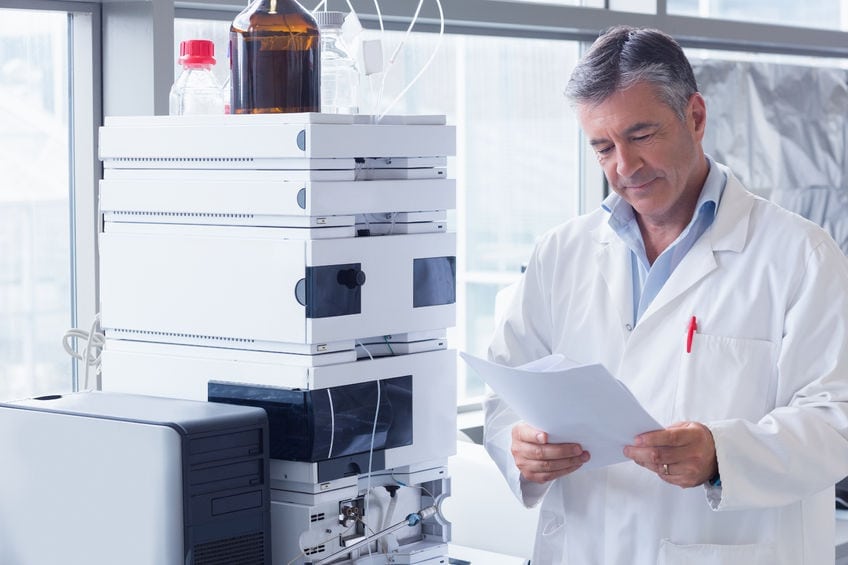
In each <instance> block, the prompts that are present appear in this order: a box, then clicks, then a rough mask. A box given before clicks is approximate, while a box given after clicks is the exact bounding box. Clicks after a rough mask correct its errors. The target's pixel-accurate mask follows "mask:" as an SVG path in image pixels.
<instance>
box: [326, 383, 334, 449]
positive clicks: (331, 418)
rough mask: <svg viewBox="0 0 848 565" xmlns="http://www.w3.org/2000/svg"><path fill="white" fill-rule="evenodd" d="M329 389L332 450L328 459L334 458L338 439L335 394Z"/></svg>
mask: <svg viewBox="0 0 848 565" xmlns="http://www.w3.org/2000/svg"><path fill="white" fill-rule="evenodd" d="M330 390H331V389H329V388H328V389H327V398H329V399H330V449H329V450H328V451H327V459H332V458H333V441H334V440H335V439H336V410H335V409H334V408H333V393H332V392H330Z"/></svg>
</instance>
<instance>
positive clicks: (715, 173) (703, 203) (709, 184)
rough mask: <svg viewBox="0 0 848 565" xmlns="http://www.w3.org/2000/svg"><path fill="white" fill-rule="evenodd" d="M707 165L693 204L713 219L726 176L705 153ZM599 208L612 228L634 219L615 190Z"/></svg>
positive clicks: (697, 211)
mask: <svg viewBox="0 0 848 565" xmlns="http://www.w3.org/2000/svg"><path fill="white" fill-rule="evenodd" d="M706 158H707V166H708V167H709V173H707V179H706V180H705V181H704V186H703V187H702V188H701V194H700V195H699V196H698V202H697V203H696V204H695V210H696V213H695V215H694V216H693V219H694V217H695V216H698V215H699V214H709V215H710V216H711V219H715V214H716V210H718V204H719V202H720V201H721V194H722V192H724V185H725V184H727V176H726V175H725V174H724V172H722V171H721V170H720V169H719V168H718V167H717V166H716V164H715V161H714V160H713V158H712V157H710V156H709V155H706ZM601 208H603V209H604V210H606V211H607V212H609V214H610V218H609V224H610V227H612V228H613V229H614V230H616V231H618V228H622V227H624V226H625V225H627V224H630V223H631V222H632V221H634V220H635V216H634V215H633V207H632V206H630V204H628V203H627V201H626V200H624V199H623V198H622V197H621V196H619V195H618V193H616V192H612V193H610V195H609V196H607V197H606V198H605V199H604V201H603V202H602V203H601Z"/></svg>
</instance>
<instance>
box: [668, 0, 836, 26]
mask: <svg viewBox="0 0 848 565" xmlns="http://www.w3.org/2000/svg"><path fill="white" fill-rule="evenodd" d="M668 13H669V14H675V15H681V16H699V17H703V18H719V19H726V20H737V21H748V22H757V23H768V24H779V25H790V26H799V27H811V28H821V29H832V30H848V2H846V0H819V1H817V2H797V1H795V0H777V1H776V0H668Z"/></svg>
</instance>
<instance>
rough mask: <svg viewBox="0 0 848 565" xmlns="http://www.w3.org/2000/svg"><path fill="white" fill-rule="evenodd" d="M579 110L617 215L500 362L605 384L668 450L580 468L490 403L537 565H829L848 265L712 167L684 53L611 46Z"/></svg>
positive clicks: (597, 59) (505, 344)
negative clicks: (530, 516)
mask: <svg viewBox="0 0 848 565" xmlns="http://www.w3.org/2000/svg"><path fill="white" fill-rule="evenodd" d="M566 93H567V95H568V97H569V98H570V100H571V101H572V102H573V104H574V106H575V109H576V112H577V115H578V118H579V121H580V124H581V126H582V128H583V130H584V132H585V134H586V137H587V139H588V140H589V144H590V145H591V147H592V149H593V150H594V152H595V154H596V155H597V158H598V162H599V163H600V165H601V167H602V168H603V170H604V173H605V175H606V177H607V180H608V181H609V185H610V187H611V188H612V191H613V194H611V195H610V197H609V198H607V199H606V200H605V201H604V203H603V206H602V207H601V209H599V210H597V211H595V212H592V213H590V214H587V215H585V216H582V217H579V218H577V219H575V220H572V221H570V222H567V223H566V224H564V225H562V226H560V227H558V228H556V229H554V230H552V231H550V232H549V233H547V234H546V235H545V236H544V237H543V238H542V239H541V240H540V242H539V243H538V245H537V247H536V249H535V250H534V252H533V255H532V257H531V259H530V262H529V265H528V268H527V270H526V272H525V274H524V276H523V277H522V281H521V283H520V284H519V286H518V289H517V291H516V295H515V298H514V300H513V301H512V303H511V305H510V306H509V308H508V310H507V312H506V313H505V315H504V317H503V321H502V323H501V324H500V326H499V328H498V329H497V331H496V332H495V336H494V339H493V342H492V344H491V347H490V351H489V356H490V358H491V359H492V360H494V361H497V362H500V363H502V364H505V365H510V366H516V365H520V364H523V363H526V362H529V361H532V360H534V359H538V358H541V357H544V356H546V355H549V354H551V353H560V354H562V355H564V356H565V357H567V358H569V359H571V360H573V361H576V362H579V363H602V364H603V365H604V366H606V367H607V368H608V369H609V370H610V371H611V372H612V373H613V374H614V375H615V376H616V377H618V378H619V379H620V380H621V381H622V382H624V383H625V384H626V385H627V386H628V387H629V388H630V390H631V391H632V392H633V393H634V395H635V396H636V398H637V399H638V400H639V401H640V402H641V403H642V404H643V405H644V406H645V408H646V409H647V410H648V411H649V412H650V413H651V414H652V415H653V416H654V418H655V419H657V421H658V422H660V423H661V424H662V425H663V426H665V429H663V430H657V431H653V432H649V433H645V434H642V435H640V436H639V437H636V438H634V439H633V442H632V445H629V446H626V447H625V448H624V455H625V456H626V457H627V458H629V459H630V460H632V461H627V462H624V463H619V464H617V465H611V466H608V467H605V468H601V469H581V466H582V465H583V464H584V463H585V462H586V461H588V460H589V459H590V458H591V453H588V452H586V451H584V450H583V449H582V446H580V445H577V444H571V443H565V444H551V443H548V442H547V435H546V433H545V431H544V430H536V429H533V428H531V427H530V426H528V425H527V424H525V423H522V422H519V421H518V420H517V417H516V416H515V415H514V414H513V413H512V412H511V411H510V410H509V408H508V407H507V406H505V405H504V404H503V403H502V402H501V401H500V400H499V399H498V398H497V397H494V396H493V397H490V398H489V399H488V400H487V403H486V447H487V449H488V451H489V453H490V454H491V455H492V457H493V459H494V460H495V461H496V462H497V464H498V466H499V467H500V469H501V471H502V472H503V473H504V475H505V476H506V478H507V480H508V482H509V483H510V485H511V487H512V488H513V490H514V491H515V493H516V495H517V496H518V497H519V498H520V499H521V500H522V501H523V503H524V504H525V505H527V506H532V505H535V504H537V503H538V502H539V501H541V502H542V507H541V511H540V520H539V526H538V532H537V539H536V546H535V551H534V558H533V564H534V565H558V564H569V565H600V564H603V565H613V564H615V565H634V564H638V565H641V564H644V565H648V564H651V565H653V564H665V565H678V564H680V565H702V564H722V565H724V564H739V565H757V564H768V565H774V564H779V565H802V564H815V565H819V564H822V563H833V561H834V545H833V543H834V515H833V507H834V498H833V484H834V483H835V482H836V481H837V480H839V479H841V478H842V477H844V476H845V475H848V439H846V438H848V403H846V402H847V401H848V347H846V342H847V341H848V339H847V338H848V334H847V333H846V328H848V262H846V260H845V258H844V256H843V255H842V254H841V252H840V251H839V249H838V248H837V246H836V245H835V244H834V242H833V241H832V240H831V239H830V238H829V236H827V235H826V234H825V232H824V231H822V230H821V229H819V228H818V227H817V226H815V225H813V224H812V223H810V222H808V221H806V220H803V219H801V218H800V217H798V216H795V215H792V214H790V213H788V212H786V211H784V210H782V209H781V208H778V207H777V206H775V205H773V204H770V203H769V202H767V201H765V200H762V199H759V198H757V197H755V196H753V195H752V194H750V193H748V192H747V191H745V189H744V188H743V187H742V186H741V184H740V183H739V181H738V180H736V178H735V177H734V176H733V174H732V173H731V172H730V171H729V170H728V169H727V168H725V167H724V166H722V165H720V164H718V163H716V162H714V161H712V160H711V159H710V158H709V157H708V156H706V155H705V154H704V152H703V149H702V146H701V143H702V139H703V136H704V128H705V123H706V105H705V103H704V99H703V98H702V97H701V95H700V94H699V93H698V89H697V85H696V83H695V78H694V75H693V73H692V69H691V67H690V65H689V62H688V61H687V60H686V57H685V55H684V54H683V51H682V50H681V48H680V46H679V45H678V44H677V43H676V42H675V41H674V40H673V39H672V38H670V37H669V36H668V35H666V34H664V33H662V32H659V31H657V30H647V29H633V28H626V27H617V28H614V29H611V30H609V31H608V32H606V33H605V34H603V35H602V36H601V37H600V38H599V39H598V40H597V41H596V42H595V44H594V45H593V46H592V48H591V49H590V50H589V52H588V53H587V54H586V55H585V57H584V58H583V59H582V60H581V61H580V63H579V64H578V66H577V68H576V70H575V71H574V73H573V75H572V77H571V80H570V82H569V84H568V88H567V92H566ZM594 425H597V426H603V425H604V422H602V421H599V422H596V423H594Z"/></svg>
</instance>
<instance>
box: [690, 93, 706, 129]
mask: <svg viewBox="0 0 848 565" xmlns="http://www.w3.org/2000/svg"><path fill="white" fill-rule="evenodd" d="M686 125H687V126H689V129H690V130H691V131H692V133H693V134H694V135H695V136H696V138H697V139H698V140H701V139H703V138H704V131H705V130H706V127H707V104H706V102H704V97H703V96H701V93H700V92H696V93H694V94H693V95H692V96H690V97H689V104H688V105H687V106H686Z"/></svg>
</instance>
